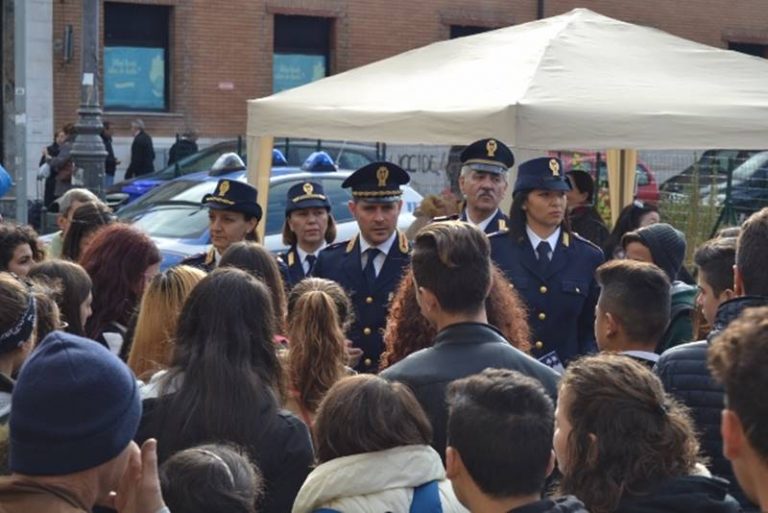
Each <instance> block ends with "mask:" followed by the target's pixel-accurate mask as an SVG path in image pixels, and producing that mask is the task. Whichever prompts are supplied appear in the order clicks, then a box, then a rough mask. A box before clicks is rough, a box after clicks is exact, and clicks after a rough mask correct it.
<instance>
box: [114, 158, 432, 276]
mask: <svg viewBox="0 0 768 513" xmlns="http://www.w3.org/2000/svg"><path fill="white" fill-rule="evenodd" d="M302 167H307V166H302ZM310 167H311V166H310ZM350 174H351V172H350V171H336V170H331V171H306V170H303V169H302V168H290V167H287V168H273V170H272V174H271V177H270V186H269V201H268V204H267V205H266V208H265V214H264V218H263V219H262V223H266V227H265V240H264V247H266V248H267V249H268V250H269V251H271V252H274V253H277V252H279V251H282V250H283V249H285V246H284V245H283V242H282V226H283V220H284V219H285V202H286V195H287V192H288V189H290V188H291V186H293V185H295V184H297V183H300V182H303V181H306V180H311V181H313V182H320V183H321V185H322V186H323V188H324V189H325V193H326V194H327V195H328V198H329V200H330V202H331V205H333V210H332V213H333V216H334V219H335V220H336V228H337V236H336V240H339V241H341V240H345V239H349V238H352V237H353V236H354V235H355V234H356V233H357V232H358V228H357V223H356V222H355V220H354V218H353V217H352V214H351V213H350V212H349V209H348V208H347V201H348V200H349V199H351V195H350V193H349V191H348V190H347V189H342V188H341V184H342V182H343V181H344V180H345V179H346V178H347V177H348V176H349V175H350ZM222 178H227V179H229V180H240V181H243V182H244V181H246V172H245V170H244V169H238V170H234V171H228V170H226V169H225V170H223V171H222V172H216V171H211V172H202V173H194V174H190V175H187V176H183V177H180V178H177V179H175V180H171V181H169V182H166V183H165V184H163V185H160V186H158V187H156V188H154V189H153V190H151V191H150V192H148V193H147V194H145V195H143V196H142V197H140V198H139V199H137V200H136V201H134V202H132V203H130V204H128V205H126V206H125V207H123V208H121V209H120V210H118V212H117V216H118V218H119V219H120V220H121V221H123V222H128V223H132V224H134V225H135V226H136V227H138V228H140V229H141V230H143V231H144V232H146V233H147V234H148V235H149V236H150V237H151V238H152V240H154V241H155V244H157V247H158V249H160V252H161V254H162V256H163V261H162V264H161V268H163V269H165V268H167V267H170V266H172V265H175V264H177V263H179V262H180V261H181V260H182V259H184V258H185V257H187V256H189V255H193V254H195V253H200V252H202V251H205V250H207V249H208V247H209V246H210V243H211V237H210V234H209V232H208V209H207V208H205V207H204V206H203V205H201V203H200V201H201V200H202V198H203V196H205V195H206V194H209V193H212V192H213V191H214V189H215V188H216V183H217V182H218V181H219V180H221V179H222ZM421 200H422V197H421V195H420V194H419V193H418V192H416V191H415V190H413V189H412V188H411V187H408V186H405V187H403V209H402V212H401V214H400V218H399V219H398V228H400V229H401V230H405V229H407V228H408V227H409V226H410V225H411V223H412V222H413V221H414V217H413V211H414V210H415V209H416V207H418V205H419V203H421Z"/></svg>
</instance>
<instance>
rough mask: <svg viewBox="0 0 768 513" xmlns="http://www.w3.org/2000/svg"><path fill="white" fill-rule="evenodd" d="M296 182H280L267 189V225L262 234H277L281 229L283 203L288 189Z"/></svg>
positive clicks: (283, 216) (283, 210) (283, 211)
mask: <svg viewBox="0 0 768 513" xmlns="http://www.w3.org/2000/svg"><path fill="white" fill-rule="evenodd" d="M296 183H298V181H289V182H282V183H278V184H273V185H272V186H270V188H269V202H268V205H267V225H266V227H265V228H264V232H265V233H266V234H267V235H272V234H273V233H279V232H280V231H281V230H282V229H283V221H284V220H285V202H286V201H287V198H286V197H287V196H288V189H290V188H291V187H292V186H293V185H295V184H296Z"/></svg>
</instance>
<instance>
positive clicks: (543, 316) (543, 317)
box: [539, 312, 547, 321]
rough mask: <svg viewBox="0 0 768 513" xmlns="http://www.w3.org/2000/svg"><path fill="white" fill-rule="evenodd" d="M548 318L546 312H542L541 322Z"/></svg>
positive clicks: (540, 315)
mask: <svg viewBox="0 0 768 513" xmlns="http://www.w3.org/2000/svg"><path fill="white" fill-rule="evenodd" d="M546 318H547V314H545V313H544V312H541V313H540V314H539V320H540V321H543V320H544V319H546Z"/></svg>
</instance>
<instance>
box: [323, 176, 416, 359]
mask: <svg viewBox="0 0 768 513" xmlns="http://www.w3.org/2000/svg"><path fill="white" fill-rule="evenodd" d="M409 181H410V177H409V176H408V173H406V172H405V171H404V170H403V169H402V168H400V167H398V166H396V165H394V164H392V163H390V162H373V163H371V164H368V165H366V166H364V167H362V168H360V169H358V170H357V171H355V172H354V173H352V175H350V176H349V178H347V179H346V180H344V183H343V184H342V187H344V188H351V189H352V200H351V201H350V202H349V210H350V211H351V212H352V215H353V216H354V217H355V219H356V220H357V225H358V227H359V228H360V233H359V235H357V236H355V237H354V238H353V239H352V240H350V241H347V242H342V243H338V244H333V245H331V246H329V247H328V248H326V249H325V250H323V251H321V252H320V255H319V257H318V259H317V262H316V264H315V268H314V272H313V275H314V276H318V277H321V278H329V279H331V280H334V281H336V282H338V283H339V284H340V285H341V286H342V287H344V288H345V289H346V290H347V292H349V294H350V297H351V298H352V303H353V304H354V307H355V322H354V324H353V325H352V329H351V331H350V334H349V338H350V339H351V340H352V343H353V345H354V347H356V348H359V349H361V350H362V352H363V354H362V357H361V360H360V363H359V364H358V365H357V370H358V371H361V372H376V371H377V369H378V366H379V356H380V355H381V352H382V350H383V342H382V331H383V330H384V325H385V323H386V318H387V305H388V303H389V301H390V299H391V296H392V294H393V292H394V290H395V287H397V284H398V283H399V282H400V278H401V277H402V275H403V268H404V267H405V266H407V265H408V263H409V262H410V256H409V251H410V247H409V245H408V240H407V238H406V237H405V234H403V233H400V232H398V231H397V229H396V227H397V218H398V216H399V214H400V208H401V207H402V201H401V199H400V197H401V196H402V193H403V191H402V190H401V189H400V186H401V185H404V184H406V183H408V182H409Z"/></svg>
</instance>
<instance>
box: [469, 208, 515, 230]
mask: <svg viewBox="0 0 768 513" xmlns="http://www.w3.org/2000/svg"><path fill="white" fill-rule="evenodd" d="M459 221H467V222H469V219H467V211H466V210H462V211H461V215H459ZM508 226H509V217H507V216H506V215H504V213H503V212H502V211H501V209H497V210H496V215H495V216H493V219H491V222H490V223H488V226H486V227H485V233H487V234H488V235H490V234H492V233H496V232H499V231H502V232H503V231H505V230H506V229H507V227H508Z"/></svg>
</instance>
